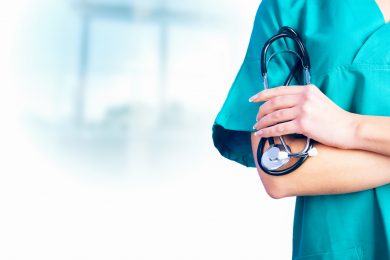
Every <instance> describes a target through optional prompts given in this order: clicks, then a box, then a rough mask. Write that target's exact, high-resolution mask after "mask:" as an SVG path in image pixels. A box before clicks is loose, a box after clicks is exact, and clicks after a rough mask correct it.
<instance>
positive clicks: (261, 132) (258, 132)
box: [255, 130, 263, 136]
mask: <svg viewBox="0 0 390 260" xmlns="http://www.w3.org/2000/svg"><path fill="white" fill-rule="evenodd" d="M262 134H263V130H259V131H257V132H256V133H255V136H260V135H262Z"/></svg>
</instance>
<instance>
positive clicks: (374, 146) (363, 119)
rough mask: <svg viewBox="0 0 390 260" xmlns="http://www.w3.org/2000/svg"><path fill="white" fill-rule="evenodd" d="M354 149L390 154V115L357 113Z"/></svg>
mask: <svg viewBox="0 0 390 260" xmlns="http://www.w3.org/2000/svg"><path fill="white" fill-rule="evenodd" d="M355 117H356V122H357V124H356V125H357V126H356V131H355V132H356V136H355V142H354V144H353V147H352V148H353V149H361V150H365V151H372V152H376V153H380V154H384V155H387V156H390V117H384V116H364V115H356V114H355Z"/></svg>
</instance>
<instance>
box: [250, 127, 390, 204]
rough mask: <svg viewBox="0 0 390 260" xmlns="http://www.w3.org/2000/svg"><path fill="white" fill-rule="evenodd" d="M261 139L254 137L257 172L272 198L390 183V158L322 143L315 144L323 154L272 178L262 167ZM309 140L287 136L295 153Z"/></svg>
mask: <svg viewBox="0 0 390 260" xmlns="http://www.w3.org/2000/svg"><path fill="white" fill-rule="evenodd" d="M259 140H260V137H258V136H255V135H254V133H252V134H251V141H252V150H253V155H254V158H255V162H256V167H257V171H258V173H259V176H260V179H261V181H262V182H263V185H264V187H265V189H266V191H267V193H268V194H269V195H270V196H271V197H272V198H283V197H289V196H303V195H325V194H341V193H350V192H356V191H362V190H367V189H371V188H376V187H379V186H382V185H385V184H388V183H390V157H388V156H386V155H382V154H377V153H374V152H369V151H363V150H346V149H339V148H335V147H330V146H326V145H323V144H321V143H316V144H315V147H316V148H317V149H318V153H319V155H318V156H316V157H310V158H308V159H307V160H306V162H305V163H304V164H303V165H302V166H301V167H300V168H298V169H297V170H295V171H294V172H292V173H290V174H287V175H284V176H271V175H268V174H266V173H264V172H263V171H262V170H261V169H260V167H259V166H258V162H257V158H256V154H257V147H258V144H259ZM305 140H306V139H293V138H291V137H287V141H288V144H289V146H290V147H291V148H292V150H293V151H299V150H300V149H301V148H302V146H303V145H304V143H305ZM266 148H267V147H266Z"/></svg>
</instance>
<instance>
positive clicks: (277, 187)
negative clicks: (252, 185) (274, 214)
mask: <svg viewBox="0 0 390 260" xmlns="http://www.w3.org/2000/svg"><path fill="white" fill-rule="evenodd" d="M274 178H278V177H274ZM264 188H265V191H266V192H267V194H268V196H270V197H271V198H272V199H283V198H286V197H289V193H288V190H287V188H286V186H284V185H283V184H280V183H267V184H265V185H264Z"/></svg>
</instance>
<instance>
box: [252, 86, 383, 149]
mask: <svg viewBox="0 0 390 260" xmlns="http://www.w3.org/2000/svg"><path fill="white" fill-rule="evenodd" d="M251 101H252V102H261V101H265V103H264V104H263V105H262V106H260V111H259V113H258V114H257V119H258V120H259V121H258V122H257V123H256V124H255V125H254V127H255V128H256V129H257V130H260V131H259V132H257V134H258V135H259V136H261V137H270V136H281V135H287V134H292V133H299V134H303V135H305V136H308V137H310V138H311V139H314V140H316V141H318V142H320V143H322V144H325V145H327V146H331V147H337V148H342V149H359V150H365V151H371V152H376V153H380V154H383V155H387V156H390V117H385V116H366V115H359V114H354V113H350V112H348V111H345V110H343V109H341V108H340V107H338V106H337V105H336V104H335V103H334V102H333V101H332V100H330V99H329V98H328V97H326V96H325V95H324V94H323V93H322V92H321V91H320V90H319V89H318V88H317V87H316V86H314V85H309V86H296V87H278V88H273V89H267V90H264V91H262V92H260V93H258V94H257V95H255V96H254V97H252V98H251ZM253 121H255V119H253Z"/></svg>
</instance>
